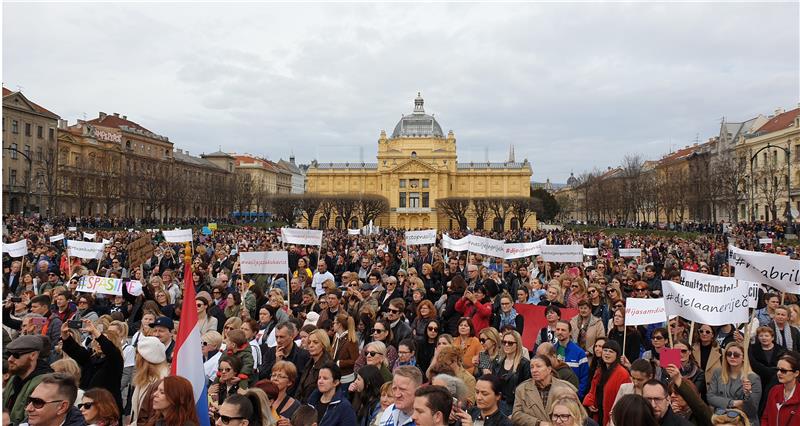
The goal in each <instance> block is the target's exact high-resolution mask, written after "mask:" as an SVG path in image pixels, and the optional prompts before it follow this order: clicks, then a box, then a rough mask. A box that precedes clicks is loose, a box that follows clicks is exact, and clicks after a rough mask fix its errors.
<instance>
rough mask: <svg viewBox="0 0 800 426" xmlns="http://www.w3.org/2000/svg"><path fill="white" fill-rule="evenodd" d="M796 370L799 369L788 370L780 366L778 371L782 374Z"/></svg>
mask: <svg viewBox="0 0 800 426" xmlns="http://www.w3.org/2000/svg"><path fill="white" fill-rule="evenodd" d="M795 371H797V370H787V369H785V368H779V369H778V373H781V374H788V373H793V372H795Z"/></svg>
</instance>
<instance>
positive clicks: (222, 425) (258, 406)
mask: <svg viewBox="0 0 800 426" xmlns="http://www.w3.org/2000/svg"><path fill="white" fill-rule="evenodd" d="M268 402H269V398H267V395H266V394H265V393H264V391H262V390H261V389H248V390H247V392H245V393H244V394H243V395H240V394H235V395H231V396H229V397H228V398H227V399H226V400H225V402H224V403H223V404H222V405H221V406H220V407H219V412H217V413H216V415H215V416H214V417H215V419H216V421H215V423H214V424H215V425H216V426H226V425H236V426H240V425H242V426H243V425H247V426H269V425H274V424H275V420H274V419H273V418H272V417H271V416H270V414H269V411H268V407H267V404H268ZM231 422H234V423H231Z"/></svg>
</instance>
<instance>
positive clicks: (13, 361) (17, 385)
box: [3, 335, 53, 424]
mask: <svg viewBox="0 0 800 426" xmlns="http://www.w3.org/2000/svg"><path fill="white" fill-rule="evenodd" d="M43 349H44V340H43V339H42V337H41V336H28V335H26V336H20V337H18V338H16V339H14V340H13V341H11V343H9V344H8V345H7V346H6V347H5V350H6V354H8V373H9V374H10V375H11V377H10V378H9V379H8V383H6V384H5V386H4V387H3V407H5V408H7V409H9V410H10V414H11V423H12V424H19V423H21V422H22V420H24V419H25V405H26V404H27V400H28V396H30V394H31V393H32V392H33V390H34V388H36V386H37V385H38V384H39V382H41V380H42V376H43V375H44V374H47V373H52V372H53V369H51V368H50V365H49V364H48V363H47V359H39V358H40V355H42V352H43ZM45 352H49V351H45Z"/></svg>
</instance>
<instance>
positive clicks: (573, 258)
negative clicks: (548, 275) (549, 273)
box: [542, 244, 583, 263]
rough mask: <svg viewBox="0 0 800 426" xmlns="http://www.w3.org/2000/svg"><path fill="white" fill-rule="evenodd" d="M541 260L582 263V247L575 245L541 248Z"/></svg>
mask: <svg viewBox="0 0 800 426" xmlns="http://www.w3.org/2000/svg"><path fill="white" fill-rule="evenodd" d="M542 260H544V261H545V262H556V263H580V262H583V246H581V245H576V244H572V245H555V246H551V245H546V246H542Z"/></svg>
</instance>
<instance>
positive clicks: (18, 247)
mask: <svg viewBox="0 0 800 426" xmlns="http://www.w3.org/2000/svg"><path fill="white" fill-rule="evenodd" d="M3 251H4V252H7V253H8V255H9V256H11V257H22V256H25V255H26V254H28V240H27V239H22V240H19V241H17V242H16V243H11V244H3Z"/></svg>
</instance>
